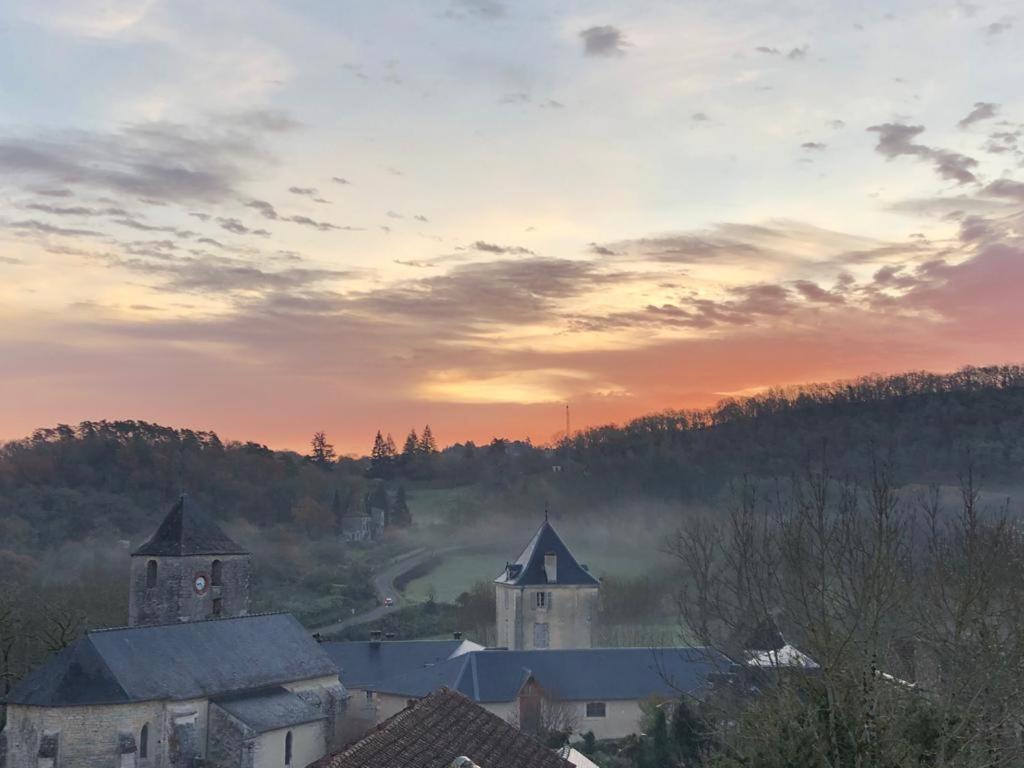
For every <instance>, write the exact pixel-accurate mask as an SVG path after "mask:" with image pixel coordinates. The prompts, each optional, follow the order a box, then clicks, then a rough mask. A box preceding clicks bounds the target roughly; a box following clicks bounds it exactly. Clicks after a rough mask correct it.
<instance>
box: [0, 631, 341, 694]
mask: <svg viewBox="0 0 1024 768" xmlns="http://www.w3.org/2000/svg"><path fill="white" fill-rule="evenodd" d="M337 674H338V668H337V666H336V665H335V663H334V662H333V661H331V659H330V658H329V657H328V656H327V654H326V653H324V651H323V649H322V648H321V647H320V644H319V643H317V642H316V641H315V640H314V639H313V638H312V637H311V636H310V635H309V633H308V632H307V631H306V630H305V629H304V628H303V627H302V625H301V624H299V622H298V621H297V620H296V619H295V617H294V616H291V615H290V614H286V613H276V614H264V615H259V616H241V617H235V618H228V619H212V620H208V621H191V622H185V623H182V624H159V625H155V626H146V627H124V628H121V629H104V630H99V631H93V632H89V633H88V634H86V635H85V637H82V638H80V639H79V640H76V641H75V642H74V643H72V644H71V645H70V646H68V647H67V648H65V649H64V650H63V651H61V652H60V653H58V654H56V655H55V656H52V657H51V658H50V659H49V660H48V661H46V662H45V663H44V664H43V665H42V666H41V667H39V668H38V669H36V670H35V671H34V672H32V673H31V674H29V675H28V676H27V677H26V678H25V679H24V680H22V681H21V682H20V683H18V684H17V685H16V686H15V687H14V689H13V690H12V691H11V692H10V694H8V696H7V701H8V702H10V703H12V704H26V705H31V706H40V707H63V706H75V705H85V704H117V703H124V702H131V701H153V700H167V699H171V700H182V699H190V698H205V697H208V696H215V695H218V694H224V693H230V692H232V691H242V690H247V689H253V688H261V687H266V686H270V685H281V684H282V683H288V682H293V681H296V680H308V679H310V678H314V677H326V676H333V675H337Z"/></svg>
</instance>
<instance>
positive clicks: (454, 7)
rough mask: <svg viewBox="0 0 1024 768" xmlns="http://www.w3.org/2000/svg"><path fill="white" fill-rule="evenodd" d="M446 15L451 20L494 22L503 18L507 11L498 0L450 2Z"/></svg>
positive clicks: (459, 0) (460, 0)
mask: <svg viewBox="0 0 1024 768" xmlns="http://www.w3.org/2000/svg"><path fill="white" fill-rule="evenodd" d="M446 15H447V16H449V17H451V18H465V17H473V18H477V19H484V20H485V21H496V20H498V19H503V18H505V16H506V15H507V11H506V8H505V6H504V5H503V4H501V3H500V2H498V0H451V3H450V5H449V8H448V13H447V14H446Z"/></svg>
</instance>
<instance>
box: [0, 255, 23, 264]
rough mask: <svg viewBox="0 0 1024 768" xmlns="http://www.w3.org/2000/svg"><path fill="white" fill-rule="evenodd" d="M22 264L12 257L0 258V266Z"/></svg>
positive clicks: (19, 260)
mask: <svg viewBox="0 0 1024 768" xmlns="http://www.w3.org/2000/svg"><path fill="white" fill-rule="evenodd" d="M24 263H25V262H24V261H22V260H21V259H16V258H14V257H13V256H0V264H13V265H20V264H24Z"/></svg>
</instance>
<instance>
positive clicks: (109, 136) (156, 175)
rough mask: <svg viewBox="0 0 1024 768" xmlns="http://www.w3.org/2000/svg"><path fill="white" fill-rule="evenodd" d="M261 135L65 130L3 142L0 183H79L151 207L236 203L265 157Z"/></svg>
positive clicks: (209, 130)
mask: <svg viewBox="0 0 1024 768" xmlns="http://www.w3.org/2000/svg"><path fill="white" fill-rule="evenodd" d="M259 137H260V132H259V131H256V130H252V129H250V130H248V131H246V130H242V128H241V127H240V126H238V125H234V124H233V125H227V126H225V125H221V124H220V123H217V124H210V123H207V124H203V125H199V126H189V125H182V124H177V123H170V122H150V123H137V124H133V125H128V126H126V127H124V128H122V129H120V130H119V131H117V132H112V133H100V132H88V131H64V132H54V133H49V134H46V133H42V134H38V135H32V136H14V137H11V136H8V137H2V138H0V177H3V178H5V179H19V178H20V179H26V180H29V181H31V182H34V183H42V184H47V183H49V184H57V185H63V184H75V185H80V186H86V187H92V188H94V189H98V190H107V191H112V192H116V193H119V194H127V195H131V196H135V197H141V198H144V199H146V200H148V201H150V202H152V203H165V202H167V201H176V202H184V201H190V200H206V201H219V200H224V199H228V198H231V197H234V196H235V195H236V186H237V184H238V183H239V182H240V181H242V180H243V179H244V178H245V177H246V175H247V173H248V169H249V167H250V165H252V164H254V163H256V162H259V161H261V160H264V159H265V156H264V153H263V151H262V149H261V148H260V143H259Z"/></svg>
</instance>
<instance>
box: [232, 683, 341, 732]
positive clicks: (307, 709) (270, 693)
mask: <svg viewBox="0 0 1024 768" xmlns="http://www.w3.org/2000/svg"><path fill="white" fill-rule="evenodd" d="M213 701H214V702H215V703H216V704H217V706H218V707H220V708H221V709H223V710H224V711H225V712H227V713H228V714H229V715H231V716H232V717H234V718H235V719H237V720H240V721H241V722H243V723H244V724H245V725H247V726H248V727H249V728H251V729H252V730H254V731H256V733H266V732H267V731H276V730H278V729H280V728H291V727H292V726H295V725H302V724H303V723H312V722H315V721H317V720H324V719H325V718H326V717H327V715H325V714H324V713H323V712H321V711H320V709H319V707H314V706H313V705H312V704H310V703H309V702H308V701H305V700H304V699H302V698H300V697H299V696H297V695H296V694H294V693H292V692H291V691H289V690H287V689H285V688H282V687H280V686H277V687H274V688H267V689H263V690H257V691H249V692H246V693H236V694H230V695H228V696H218V697H217V698H215V699H214V700H213Z"/></svg>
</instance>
